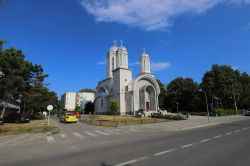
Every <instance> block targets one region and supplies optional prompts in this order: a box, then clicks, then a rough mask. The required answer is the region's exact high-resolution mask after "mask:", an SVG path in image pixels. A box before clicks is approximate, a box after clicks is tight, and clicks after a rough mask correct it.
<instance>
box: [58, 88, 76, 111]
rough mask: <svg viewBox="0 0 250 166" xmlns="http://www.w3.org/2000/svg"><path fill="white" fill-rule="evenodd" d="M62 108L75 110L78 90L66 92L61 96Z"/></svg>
mask: <svg viewBox="0 0 250 166" xmlns="http://www.w3.org/2000/svg"><path fill="white" fill-rule="evenodd" d="M61 100H62V108H63V109H66V110H68V111H74V110H75V107H76V92H66V93H64V94H63V95H62V97H61Z"/></svg>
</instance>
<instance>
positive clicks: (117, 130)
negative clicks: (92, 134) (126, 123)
mask: <svg viewBox="0 0 250 166" xmlns="http://www.w3.org/2000/svg"><path fill="white" fill-rule="evenodd" d="M112 130H114V131H121V130H120V129H112Z"/></svg>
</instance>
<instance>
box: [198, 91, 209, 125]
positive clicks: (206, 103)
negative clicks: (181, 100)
mask: <svg viewBox="0 0 250 166" xmlns="http://www.w3.org/2000/svg"><path fill="white" fill-rule="evenodd" d="M199 91H200V92H204V94H205V98H206V105H207V121H208V122H209V109H208V103H207V92H206V91H204V90H202V89H199Z"/></svg>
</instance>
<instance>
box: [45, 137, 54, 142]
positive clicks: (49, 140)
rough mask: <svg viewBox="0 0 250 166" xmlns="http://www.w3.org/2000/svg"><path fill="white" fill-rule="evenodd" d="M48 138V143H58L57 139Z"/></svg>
mask: <svg viewBox="0 0 250 166" xmlns="http://www.w3.org/2000/svg"><path fill="white" fill-rule="evenodd" d="M46 138H47V141H48V143H54V142H56V141H55V138H54V137H52V136H47V137H46Z"/></svg>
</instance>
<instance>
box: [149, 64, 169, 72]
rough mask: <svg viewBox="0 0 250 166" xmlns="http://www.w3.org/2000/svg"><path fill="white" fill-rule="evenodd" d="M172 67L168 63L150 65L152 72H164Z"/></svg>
mask: <svg viewBox="0 0 250 166" xmlns="http://www.w3.org/2000/svg"><path fill="white" fill-rule="evenodd" d="M171 66H172V65H171V63H170V62H158V63H156V62H153V63H152V64H151V69H152V71H160V70H165V69H167V68H170V67H171Z"/></svg>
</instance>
